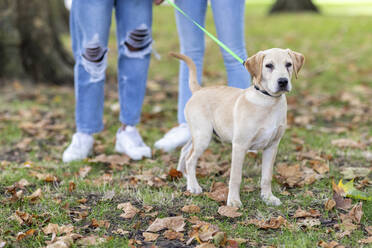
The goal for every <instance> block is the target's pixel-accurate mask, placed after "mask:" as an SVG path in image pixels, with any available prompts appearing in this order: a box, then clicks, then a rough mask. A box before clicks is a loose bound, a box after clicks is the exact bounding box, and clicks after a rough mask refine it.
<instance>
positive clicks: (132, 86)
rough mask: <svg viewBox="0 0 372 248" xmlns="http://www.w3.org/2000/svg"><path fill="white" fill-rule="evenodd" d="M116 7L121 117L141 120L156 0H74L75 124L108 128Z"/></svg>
mask: <svg viewBox="0 0 372 248" xmlns="http://www.w3.org/2000/svg"><path fill="white" fill-rule="evenodd" d="M113 8H115V14H116V25H117V30H116V32H117V42H118V51H119V55H118V88H119V89H118V91H119V101H120V121H121V122H122V123H124V124H127V125H135V124H137V123H138V122H139V120H140V115H141V109H142V104H143V98H144V96H145V91H146V81H147V72H148V67H149V63H150V54H151V45H152V33H151V25H152V0H120V1H117V0H74V1H73V3H72V7H71V14H70V18H71V19H70V30H71V38H72V49H73V53H74V58H75V62H76V63H75V68H74V80H75V97H76V112H75V118H76V128H77V131H78V132H82V133H87V134H93V133H97V132H99V131H101V130H102V129H103V121H102V118H103V102H104V81H105V71H106V67H107V52H108V48H107V43H108V38H109V32H110V25H111V15H112V10H113Z"/></svg>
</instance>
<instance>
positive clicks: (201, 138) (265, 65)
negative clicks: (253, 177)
mask: <svg viewBox="0 0 372 248" xmlns="http://www.w3.org/2000/svg"><path fill="white" fill-rule="evenodd" d="M171 55H173V56H174V57H176V58H178V59H181V60H183V61H185V62H186V63H187V65H188V67H189V74H190V75H189V87H190V89H191V91H192V93H193V95H192V97H191V98H190V100H189V101H188V102H187V105H186V108H185V116H186V120H187V123H188V125H189V128H190V132H191V136H192V139H190V140H189V142H188V143H187V144H186V145H185V146H184V147H183V148H182V151H181V156H180V159H179V163H178V170H179V171H181V172H183V173H184V175H186V178H187V190H189V191H190V192H191V193H194V194H199V193H201V192H202V188H201V187H200V186H199V184H198V181H197V179H196V175H195V168H196V163H197V160H198V158H199V157H200V156H201V155H202V153H203V152H204V150H205V149H206V148H207V147H208V145H209V142H210V140H211V137H212V134H213V131H214V132H215V133H216V134H217V135H218V136H219V137H220V138H221V140H222V141H228V142H231V143H232V163H231V174H230V182H229V194H228V198H227V205H228V206H237V207H239V206H241V205H242V203H241V201H240V194H239V191H240V183H241V180H242V166H243V161H244V157H245V155H246V153H247V151H248V150H263V154H262V178H261V198H262V199H263V201H264V202H265V203H266V204H271V205H276V206H277V205H280V204H281V202H280V200H279V199H278V198H277V197H275V196H274V195H273V194H272V192H271V180H272V170H273V164H274V160H275V157H276V153H277V150H278V145H279V142H280V139H281V138H282V136H283V134H284V131H285V128H286V122H287V120H286V115H287V101H286V97H285V94H284V93H286V92H289V91H290V90H291V88H292V85H291V76H292V73H294V74H295V76H296V77H297V73H298V72H299V71H300V69H301V67H302V65H303V63H304V60H305V58H304V56H303V55H302V54H300V53H297V52H294V51H291V50H290V49H279V48H272V49H269V50H265V51H260V52H258V53H257V54H256V55H254V56H252V57H250V58H248V59H247V60H246V61H245V63H244V66H245V67H246V68H247V70H248V71H249V72H250V74H251V75H252V78H253V85H252V86H251V87H249V88H248V89H237V88H232V87H228V86H214V87H203V88H202V87H200V86H199V84H198V82H197V79H196V67H195V64H194V62H193V61H192V60H191V59H190V58H189V57H187V56H185V55H181V54H175V53H172V54H171Z"/></svg>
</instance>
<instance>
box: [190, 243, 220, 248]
mask: <svg viewBox="0 0 372 248" xmlns="http://www.w3.org/2000/svg"><path fill="white" fill-rule="evenodd" d="M195 248H216V246H215V245H214V244H210V243H203V244H200V245H197V246H195Z"/></svg>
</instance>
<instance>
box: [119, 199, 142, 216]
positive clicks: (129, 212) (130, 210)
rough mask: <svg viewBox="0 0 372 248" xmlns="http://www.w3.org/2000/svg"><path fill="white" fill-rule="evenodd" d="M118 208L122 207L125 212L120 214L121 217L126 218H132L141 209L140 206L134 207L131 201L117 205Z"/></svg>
mask: <svg viewBox="0 0 372 248" xmlns="http://www.w3.org/2000/svg"><path fill="white" fill-rule="evenodd" d="M117 209H121V210H123V211H124V213H123V214H121V215H120V217H123V218H124V219H131V218H133V217H134V216H135V215H136V214H137V213H138V212H139V211H140V210H139V209H138V208H136V207H134V206H133V205H132V204H131V203H130V202H126V203H121V204H119V205H118V206H117Z"/></svg>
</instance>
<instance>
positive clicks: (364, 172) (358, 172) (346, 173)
mask: <svg viewBox="0 0 372 248" xmlns="http://www.w3.org/2000/svg"><path fill="white" fill-rule="evenodd" d="M370 172H371V169H370V168H367V167H343V168H341V171H340V173H341V174H342V175H343V178H344V179H354V178H357V177H366V176H368V174H369V173H370Z"/></svg>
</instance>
